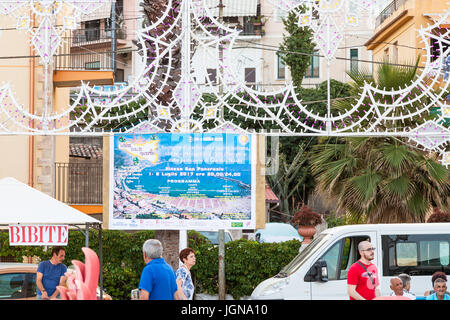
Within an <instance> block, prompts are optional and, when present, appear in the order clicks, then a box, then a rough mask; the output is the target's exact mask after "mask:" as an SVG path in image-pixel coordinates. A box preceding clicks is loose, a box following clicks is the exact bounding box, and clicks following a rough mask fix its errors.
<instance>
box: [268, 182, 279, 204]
mask: <svg viewBox="0 0 450 320" xmlns="http://www.w3.org/2000/svg"><path fill="white" fill-rule="evenodd" d="M266 202H269V203H278V202H280V199H278V197H277V196H276V195H275V193H273V191H272V189H271V188H270V187H269V185H268V184H267V183H266Z"/></svg>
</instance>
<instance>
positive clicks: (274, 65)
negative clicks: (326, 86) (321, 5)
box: [261, 0, 374, 88]
mask: <svg viewBox="0 0 450 320" xmlns="http://www.w3.org/2000/svg"><path fill="white" fill-rule="evenodd" d="M276 1H280V2H281V3H283V2H282V1H281V0H261V11H262V16H264V17H267V20H266V23H265V31H266V32H265V36H264V38H263V39H262V44H263V48H264V49H265V50H264V52H263V61H264V65H263V70H262V74H263V77H262V78H263V82H264V83H267V84H271V85H272V86H284V85H285V84H286V83H290V82H291V75H290V73H289V68H288V67H287V66H286V65H285V64H284V63H283V61H282V59H281V58H280V55H279V53H278V52H277V48H279V46H280V44H281V43H282V41H283V36H284V35H287V33H286V30H285V28H284V24H283V20H282V19H283V18H285V17H287V12H286V11H285V10H282V9H280V6H278V5H276V4H277V2H276ZM342 3H343V5H342V7H341V9H340V10H339V11H337V12H336V13H333V14H332V16H331V18H332V21H334V22H335V23H336V25H337V26H339V31H340V32H341V34H342V36H343V39H342V41H341V42H340V43H339V45H338V47H337V50H336V51H335V54H334V59H331V63H330V77H331V79H335V80H338V81H341V82H348V81H349V80H350V78H349V77H348V75H347V73H346V72H347V71H349V70H351V69H359V70H367V71H368V72H371V68H372V66H371V64H370V63H368V62H366V61H371V60H372V54H371V52H370V51H368V50H367V49H366V48H365V47H364V43H365V42H366V41H367V39H369V38H370V37H371V36H372V34H373V29H374V19H373V17H372V15H371V14H370V12H369V11H366V10H363V8H362V7H360V6H357V5H356V3H355V2H351V1H349V2H342ZM344 12H349V13H353V14H355V15H358V23H355V24H352V25H350V24H346V23H345V21H344V19H345V18H346V17H345V14H344ZM320 18H321V17H320V14H319V13H316V14H315V15H314V16H313V19H320ZM322 18H324V17H322ZM319 45H320V44H318V43H316V48H317V49H316V50H315V54H314V56H311V64H310V66H309V68H308V69H307V71H306V74H305V77H304V79H303V82H302V86H304V87H309V88H311V87H315V86H317V85H318V84H320V83H322V82H323V81H326V80H327V77H328V72H327V68H328V63H327V59H326V58H324V54H323V52H321V50H320V48H319Z"/></svg>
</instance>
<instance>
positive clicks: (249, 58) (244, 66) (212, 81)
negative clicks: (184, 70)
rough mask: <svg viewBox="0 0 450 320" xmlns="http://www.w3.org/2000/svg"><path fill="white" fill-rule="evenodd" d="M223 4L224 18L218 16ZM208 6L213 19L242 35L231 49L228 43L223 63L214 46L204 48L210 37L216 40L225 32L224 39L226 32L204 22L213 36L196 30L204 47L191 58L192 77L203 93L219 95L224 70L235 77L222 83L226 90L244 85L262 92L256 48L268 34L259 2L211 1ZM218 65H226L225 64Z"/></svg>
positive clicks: (196, 50)
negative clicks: (236, 85)
mask: <svg viewBox="0 0 450 320" xmlns="http://www.w3.org/2000/svg"><path fill="white" fill-rule="evenodd" d="M220 3H222V5H223V9H222V17H221V16H220V15H219V5H220ZM209 4H210V5H209V6H208V10H209V13H210V14H211V15H212V16H213V18H214V19H217V21H221V22H222V23H223V25H225V26H226V27H228V28H230V29H232V30H237V31H239V35H238V36H237V38H236V40H235V42H234V44H233V46H232V47H230V46H229V43H226V42H224V43H223V49H222V52H223V60H221V59H220V53H219V50H217V47H216V46H215V45H204V44H208V42H209V41H210V40H211V39H209V37H211V36H217V35H218V34H219V33H218V32H222V35H225V34H226V33H227V32H226V31H225V30H219V29H218V27H217V25H216V24H215V23H214V21H212V20H211V19H209V18H205V19H203V20H202V22H201V23H202V25H203V26H204V27H205V28H206V30H207V31H208V32H210V35H208V34H207V33H205V32H204V29H202V28H199V27H198V26H194V27H195V32H196V34H198V39H199V40H200V41H201V42H202V44H203V45H202V44H200V45H197V46H196V48H195V53H194V55H193V57H192V69H193V76H194V78H195V82H196V83H197V84H198V86H199V88H200V91H201V92H216V93H218V92H219V83H220V81H219V78H220V76H219V73H220V72H221V67H223V72H224V73H226V74H229V75H232V76H231V77H225V79H223V83H224V84H225V86H226V84H227V83H235V82H241V83H245V84H246V85H249V86H253V87H255V88H256V87H258V88H259V87H260V86H261V85H262V77H261V69H262V51H261V50H260V49H259V48H258V47H255V45H254V44H255V43H256V44H260V43H261V39H262V38H264V32H265V31H264V25H263V23H264V22H263V17H262V16H261V6H260V1H259V0H247V1H240V0H222V1H219V0H210V1H209ZM204 13H206V10H204ZM219 61H223V64H220V63H219ZM221 65H222V66H221Z"/></svg>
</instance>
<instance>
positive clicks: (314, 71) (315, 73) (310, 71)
mask: <svg viewBox="0 0 450 320" xmlns="http://www.w3.org/2000/svg"><path fill="white" fill-rule="evenodd" d="M319 65H320V59H319V50H314V53H313V55H312V56H311V64H310V65H309V67H308V68H307V69H306V73H305V78H319V71H320V68H319Z"/></svg>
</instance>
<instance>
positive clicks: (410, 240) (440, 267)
mask: <svg viewBox="0 0 450 320" xmlns="http://www.w3.org/2000/svg"><path fill="white" fill-rule="evenodd" d="M381 239H382V246H383V255H384V257H383V261H384V264H383V274H384V275H385V276H393V275H395V274H399V273H408V274H410V275H432V274H433V273H434V272H436V271H443V272H445V273H449V272H450V265H449V255H450V235H448V234H445V235H436V234H433V235H386V236H382V238H381Z"/></svg>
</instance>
